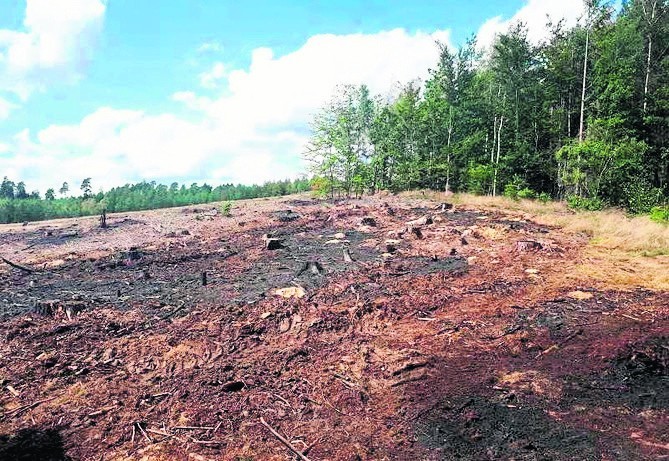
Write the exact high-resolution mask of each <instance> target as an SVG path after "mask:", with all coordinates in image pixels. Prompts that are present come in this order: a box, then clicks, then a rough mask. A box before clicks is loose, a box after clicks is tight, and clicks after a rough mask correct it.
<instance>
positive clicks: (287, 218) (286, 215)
mask: <svg viewBox="0 0 669 461" xmlns="http://www.w3.org/2000/svg"><path fill="white" fill-rule="evenodd" d="M301 217H302V216H300V215H299V214H298V213H295V212H294V211H293V210H283V211H278V212H277V213H276V219H278V220H279V221H280V222H291V221H296V220H298V219H300V218H301Z"/></svg>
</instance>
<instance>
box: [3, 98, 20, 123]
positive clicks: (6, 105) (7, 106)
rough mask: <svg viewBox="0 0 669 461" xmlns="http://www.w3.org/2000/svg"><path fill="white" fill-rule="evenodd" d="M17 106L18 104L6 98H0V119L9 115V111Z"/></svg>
mask: <svg viewBox="0 0 669 461" xmlns="http://www.w3.org/2000/svg"><path fill="white" fill-rule="evenodd" d="M17 107H18V106H17V105H16V104H12V103H11V102H9V101H7V100H6V99H3V98H0V120H4V119H6V118H7V117H9V113H10V112H11V111H12V110H14V109H16V108H17Z"/></svg>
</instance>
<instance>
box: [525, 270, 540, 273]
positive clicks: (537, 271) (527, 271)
mask: <svg viewBox="0 0 669 461" xmlns="http://www.w3.org/2000/svg"><path fill="white" fill-rule="evenodd" d="M525 273H526V274H538V273H539V270H538V269H525Z"/></svg>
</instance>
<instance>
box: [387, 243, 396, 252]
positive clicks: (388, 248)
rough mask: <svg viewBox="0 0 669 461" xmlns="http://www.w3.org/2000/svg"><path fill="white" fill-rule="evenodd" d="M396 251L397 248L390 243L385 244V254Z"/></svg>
mask: <svg viewBox="0 0 669 461" xmlns="http://www.w3.org/2000/svg"><path fill="white" fill-rule="evenodd" d="M396 251H397V247H396V246H395V245H392V244H390V243H387V244H386V253H395V252H396Z"/></svg>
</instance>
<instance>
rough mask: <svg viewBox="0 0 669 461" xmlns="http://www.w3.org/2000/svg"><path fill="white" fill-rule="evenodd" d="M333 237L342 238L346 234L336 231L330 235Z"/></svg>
mask: <svg viewBox="0 0 669 461" xmlns="http://www.w3.org/2000/svg"><path fill="white" fill-rule="evenodd" d="M332 237H333V238H335V239H337V240H343V239H345V238H346V234H345V233H343V232H337V233H336V234H335V235H333V236H332Z"/></svg>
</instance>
